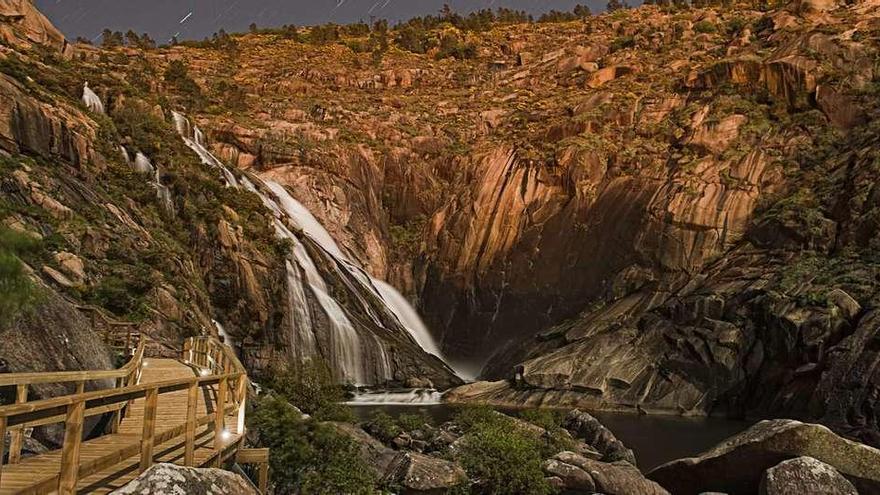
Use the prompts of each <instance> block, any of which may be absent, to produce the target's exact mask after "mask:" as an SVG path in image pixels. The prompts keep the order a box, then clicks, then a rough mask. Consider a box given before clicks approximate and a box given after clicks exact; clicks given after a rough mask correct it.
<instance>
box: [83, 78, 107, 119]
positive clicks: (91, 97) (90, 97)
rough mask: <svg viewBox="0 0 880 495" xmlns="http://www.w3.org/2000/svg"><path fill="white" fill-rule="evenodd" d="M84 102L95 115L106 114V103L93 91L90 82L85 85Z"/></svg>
mask: <svg viewBox="0 0 880 495" xmlns="http://www.w3.org/2000/svg"><path fill="white" fill-rule="evenodd" d="M82 101H83V103H84V104H85V105H86V107H87V108H88V109H89V110H91V111H93V112H95V113H101V114H102V113H104V103H103V102H102V101H101V98H100V97H99V96H98V95H97V94H95V92H94V91H92V88H90V87H89V83H88V82H87V83H85V84H84V85H83V95H82Z"/></svg>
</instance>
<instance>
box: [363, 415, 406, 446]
mask: <svg viewBox="0 0 880 495" xmlns="http://www.w3.org/2000/svg"><path fill="white" fill-rule="evenodd" d="M367 430H368V431H369V432H370V434H372V435H373V436H374V437H376V438H378V439H379V440H381V441H383V442H386V443H387V442H390V441H391V440H393V439H394V438H395V437H396V436H397V435H400V431H401V430H400V426H398V425H397V423H396V422H395V421H394V418H392V417H391V416H389V415H388V414H387V413H385V412H384V411H376V413H374V414H373V416H372V417H371V418H370V422H369V424H368V425H367Z"/></svg>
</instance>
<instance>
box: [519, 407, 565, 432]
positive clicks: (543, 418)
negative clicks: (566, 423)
mask: <svg viewBox="0 0 880 495" xmlns="http://www.w3.org/2000/svg"><path fill="white" fill-rule="evenodd" d="M519 417H520V419H522V420H524V421H528V422H529V423H532V424H534V425H538V426H540V427H541V428H544V429H545V430H548V431H552V430H555V429H558V428H560V427H562V420H563V417H564V414H563V413H562V411H560V410H555V409H526V410H525V411H522V412H520V413H519Z"/></svg>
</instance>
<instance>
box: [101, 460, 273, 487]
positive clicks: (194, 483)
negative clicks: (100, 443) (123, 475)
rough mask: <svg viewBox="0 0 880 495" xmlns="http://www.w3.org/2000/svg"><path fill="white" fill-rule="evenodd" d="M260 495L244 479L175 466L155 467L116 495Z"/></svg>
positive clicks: (209, 470)
mask: <svg viewBox="0 0 880 495" xmlns="http://www.w3.org/2000/svg"><path fill="white" fill-rule="evenodd" d="M142 493H155V494H164V493H167V494H171V493H185V494H187V495H208V494H211V495H257V493H258V492H257V490H256V489H255V488H254V487H253V485H251V484H249V483H248V482H247V481H245V480H244V478H242V477H241V476H239V475H237V474H234V473H230V472H229V471H223V470H222V469H195V468H188V467H182V466H177V465H174V464H156V465H155V466H153V467H151V468H150V469H148V470H146V471H145V472H144V473H143V474H142V475H140V476H138V477H137V478H136V479H134V480H133V481H132V482H131V483H129V484H127V485H125V486H123V487H122V488H120V489H119V490H116V491H115V492H113V494H114V495H126V494H142Z"/></svg>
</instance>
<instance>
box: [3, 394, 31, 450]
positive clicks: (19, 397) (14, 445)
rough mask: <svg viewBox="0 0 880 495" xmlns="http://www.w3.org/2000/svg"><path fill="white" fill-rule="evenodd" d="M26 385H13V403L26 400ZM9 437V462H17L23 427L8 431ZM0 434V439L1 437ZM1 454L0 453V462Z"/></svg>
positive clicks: (22, 402)
mask: <svg viewBox="0 0 880 495" xmlns="http://www.w3.org/2000/svg"><path fill="white" fill-rule="evenodd" d="M27 394H28V386H27V384H26V383H20V384H18V385H16V387H15V403H16V404H24V403H25V402H27ZM9 435H10V437H11V438H10V439H9V464H18V463H19V462H20V461H21V446H22V444H23V443H24V428H19V429H17V430H15V431H13V432H10V434H9ZM3 438H4V437H3V436H0V439H3ZM2 459H3V456H2V455H0V462H2Z"/></svg>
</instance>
